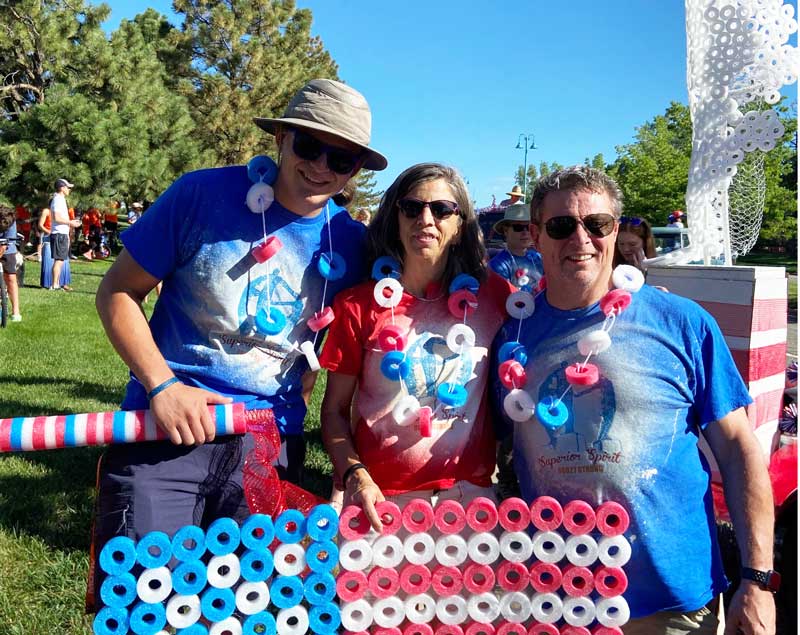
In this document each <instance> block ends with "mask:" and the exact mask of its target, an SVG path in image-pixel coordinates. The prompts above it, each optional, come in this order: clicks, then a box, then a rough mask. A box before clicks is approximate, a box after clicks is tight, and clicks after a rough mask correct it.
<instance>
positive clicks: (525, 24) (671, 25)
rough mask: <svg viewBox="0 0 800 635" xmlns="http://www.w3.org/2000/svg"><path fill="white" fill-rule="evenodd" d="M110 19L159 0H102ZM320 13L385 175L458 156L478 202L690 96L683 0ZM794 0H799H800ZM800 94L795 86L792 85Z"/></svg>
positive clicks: (433, 0)
mask: <svg viewBox="0 0 800 635" xmlns="http://www.w3.org/2000/svg"><path fill="white" fill-rule="evenodd" d="M106 3H107V4H108V5H109V6H111V8H112V15H111V18H110V20H109V21H108V22H107V24H106V28H107V29H108V30H109V31H111V30H113V29H114V28H116V26H117V25H118V24H119V21H120V20H122V19H124V18H131V17H133V16H134V15H136V14H137V13H139V12H141V11H143V10H144V8H145V7H147V6H152V7H153V8H155V9H156V10H158V11H161V12H162V13H164V14H165V15H167V16H168V17H171V18H174V17H175V16H174V14H173V13H172V10H171V2H169V1H167V0H151V1H150V2H134V1H131V0H111V1H109V0H106ZM297 4H298V6H300V7H303V8H309V9H311V10H312V13H313V15H314V23H313V27H312V31H313V33H314V35H319V36H320V37H321V38H322V40H323V42H324V44H325V47H326V48H327V50H328V51H329V52H330V53H331V55H332V56H333V59H334V60H336V62H337V63H338V65H339V76H340V78H341V79H342V80H344V81H345V82H347V83H348V84H350V85H352V86H353V87H355V88H357V89H358V90H360V91H361V92H362V93H364V95H365V96H366V97H367V99H368V101H369V102H370V106H371V107H372V112H373V135H372V145H373V146H374V147H375V148H376V149H378V150H380V151H381V152H383V153H384V154H385V155H386V156H387V157H388V158H389V167H388V168H387V170H385V171H384V172H383V173H380V172H379V173H377V175H378V178H377V181H378V186H379V188H380V189H385V188H386V187H388V185H389V184H390V183H391V182H392V180H393V179H394V178H395V177H396V176H397V175H398V174H399V173H400V172H401V171H402V170H403V169H405V168H407V167H408V166H410V165H412V164H414V163H419V162H421V161H440V162H443V163H448V164H450V165H453V166H455V167H457V168H458V169H459V170H460V171H461V172H462V174H463V175H464V176H465V177H466V178H467V180H468V182H469V187H470V191H471V192H472V195H473V197H474V198H475V200H476V203H477V205H478V206H479V207H483V206H485V205H488V204H490V203H491V199H492V195H493V194H494V195H496V196H497V200H498V201H499V200H501V199H503V198H505V195H504V193H505V192H506V191H507V190H508V189H509V188H510V187H511V186H512V185H513V175H514V173H515V170H516V168H517V166H520V165H522V164H523V151H522V150H518V149H516V147H515V146H516V145H517V141H518V138H519V135H520V133H523V134H529V133H533V135H535V139H536V145H537V149H536V150H529V151H528V163H529V164H530V163H535V164H537V165H538V163H539V162H540V161H547V162H548V163H549V162H552V161H557V162H559V163H562V164H564V165H569V164H573V163H582V162H583V160H584V159H585V158H586V157H590V158H591V157H593V156H594V155H595V154H597V153H598V152H601V153H603V155H604V157H605V159H606V161H611V160H613V158H614V157H615V156H616V152H615V147H616V146H617V145H621V144H625V143H629V142H631V141H632V140H633V136H634V134H635V128H636V126H639V125H641V124H643V123H644V122H645V121H647V120H649V119H652V118H653V117H654V116H655V115H657V114H661V113H663V112H664V110H665V109H666V108H667V106H668V105H669V103H670V101H680V102H682V103H687V99H688V98H687V91H686V33H685V23H684V20H685V15H684V8H683V2H680V1H678V0H655V1H651V0H613V1H608V2H597V0H572V1H571V2H552V1H543V0H537V1H533V0H513V1H512V0H500V1H495V0H459V1H454V0H427V1H423V0H409V1H408V2H403V3H397V2H375V1H374V0H373V1H367V0H336V1H334V0H297ZM795 6H796V4H795ZM790 92H791V94H793V95H795V96H796V94H797V93H796V88H795V87H792V88H791V91H790Z"/></svg>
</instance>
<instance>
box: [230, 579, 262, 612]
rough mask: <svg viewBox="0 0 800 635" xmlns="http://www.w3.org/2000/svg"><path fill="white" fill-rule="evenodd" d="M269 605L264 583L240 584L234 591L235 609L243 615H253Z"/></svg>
mask: <svg viewBox="0 0 800 635" xmlns="http://www.w3.org/2000/svg"><path fill="white" fill-rule="evenodd" d="M268 605H269V587H268V586H267V583H266V582H242V583H241V584H240V585H239V588H238V589H236V608H237V609H239V612H240V613H243V614H244V615H255V614H256V613H258V612H260V611H263V610H265V609H266V608H267V606H268Z"/></svg>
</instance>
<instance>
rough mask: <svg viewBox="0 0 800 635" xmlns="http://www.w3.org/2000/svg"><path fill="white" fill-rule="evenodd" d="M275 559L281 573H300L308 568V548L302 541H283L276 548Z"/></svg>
mask: <svg viewBox="0 0 800 635" xmlns="http://www.w3.org/2000/svg"><path fill="white" fill-rule="evenodd" d="M273 560H274V562H275V571H277V572H278V573H280V574H281V575H287V576H295V575H300V574H301V573H302V572H303V569H305V568H306V550H305V549H303V546H302V545H301V544H300V543H296V542H295V543H283V544H282V545H279V546H278V548H277V549H275V553H274V554H273Z"/></svg>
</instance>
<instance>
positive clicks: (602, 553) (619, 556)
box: [597, 535, 631, 567]
mask: <svg viewBox="0 0 800 635" xmlns="http://www.w3.org/2000/svg"><path fill="white" fill-rule="evenodd" d="M597 557H598V558H599V559H600V562H602V563H603V564H604V565H606V566H607V567H622V566H624V565H626V564H628V560H630V559H631V544H630V543H629V542H628V539H627V538H626V537H625V536H622V535H620V536H606V537H604V538H601V539H600V541H599V542H598V543H597Z"/></svg>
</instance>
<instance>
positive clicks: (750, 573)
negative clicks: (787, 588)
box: [742, 567, 781, 593]
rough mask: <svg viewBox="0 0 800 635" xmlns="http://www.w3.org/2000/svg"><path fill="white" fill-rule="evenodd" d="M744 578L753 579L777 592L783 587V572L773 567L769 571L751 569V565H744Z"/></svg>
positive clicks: (763, 586)
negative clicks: (774, 569)
mask: <svg viewBox="0 0 800 635" xmlns="http://www.w3.org/2000/svg"><path fill="white" fill-rule="evenodd" d="M742 578H743V579H745V580H752V581H753V582H756V583H757V584H758V585H759V586H761V587H762V588H764V589H766V590H767V591H772V592H773V593H776V592H777V591H778V589H780V587H781V574H780V573H778V572H777V571H773V570H772V569H770V570H768V571H760V570H759V569H750V568H749V567H742Z"/></svg>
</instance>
